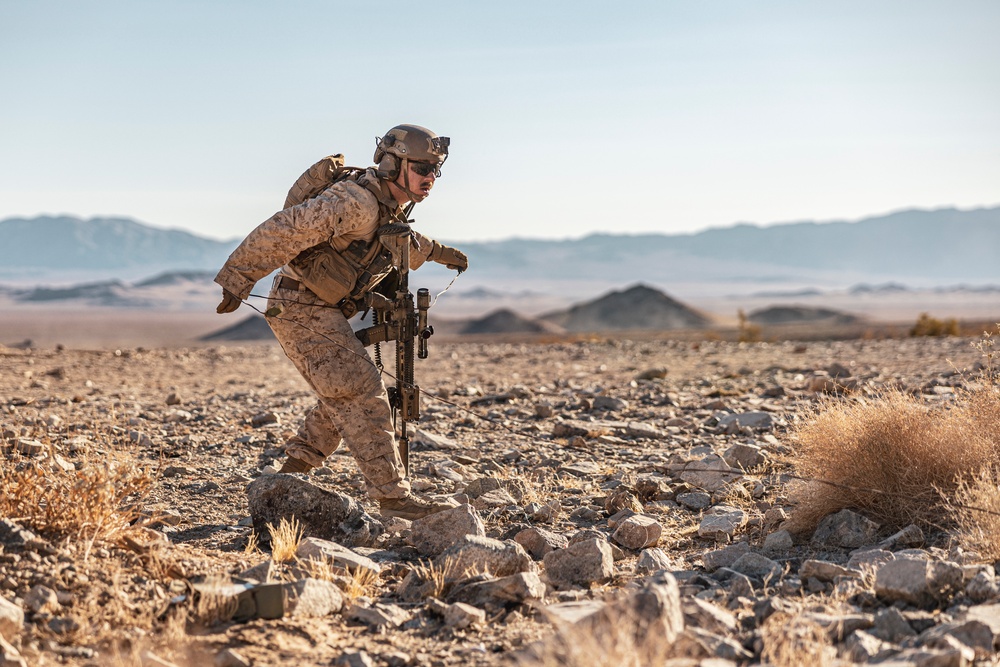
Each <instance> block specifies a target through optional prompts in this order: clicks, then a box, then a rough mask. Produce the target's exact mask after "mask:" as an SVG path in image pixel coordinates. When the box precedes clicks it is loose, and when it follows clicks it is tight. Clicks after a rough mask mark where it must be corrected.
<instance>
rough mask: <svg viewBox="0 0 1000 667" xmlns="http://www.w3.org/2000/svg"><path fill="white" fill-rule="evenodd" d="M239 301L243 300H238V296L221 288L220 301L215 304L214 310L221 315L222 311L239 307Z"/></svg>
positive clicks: (226, 311) (229, 311) (229, 310)
mask: <svg viewBox="0 0 1000 667" xmlns="http://www.w3.org/2000/svg"><path fill="white" fill-rule="evenodd" d="M241 303H243V302H242V301H240V298H239V297H238V296H236V295H235V294H233V293H232V292H230V291H229V290H227V289H225V288H223V289H222V301H221V302H220V303H219V305H218V306H216V308H215V312H217V313H219V314H220V315H222V314H223V313H231V312H233V311H234V310H236V309H237V308H239V307H240V304H241Z"/></svg>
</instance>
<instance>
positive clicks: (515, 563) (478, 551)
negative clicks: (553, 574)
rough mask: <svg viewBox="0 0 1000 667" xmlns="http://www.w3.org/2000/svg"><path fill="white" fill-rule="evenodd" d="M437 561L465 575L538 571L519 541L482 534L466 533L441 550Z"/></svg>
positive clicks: (445, 568)
mask: <svg viewBox="0 0 1000 667" xmlns="http://www.w3.org/2000/svg"><path fill="white" fill-rule="evenodd" d="M435 564H436V565H438V566H439V567H440V569H441V570H442V571H446V572H453V573H455V576H456V578H459V579H464V578H468V577H473V576H475V575H477V574H486V573H489V574H492V575H493V576H497V577H506V576H508V575H511V574H517V573H518V572H535V571H536V570H537V569H538V566H537V565H535V561H533V560H531V556H529V555H528V554H527V552H526V551H525V550H524V547H522V546H521V545H520V544H518V543H517V542H514V541H513V540H507V541H505V542H501V541H500V540H495V539H493V538H491V537H485V536H482V535H464V536H463V537H462V538H461V541H460V542H459V543H458V544H454V545H452V546H451V547H448V548H447V549H445V550H444V551H442V552H441V554H440V555H438V557H437V558H436V559H435Z"/></svg>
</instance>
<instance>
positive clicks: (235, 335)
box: [198, 314, 274, 342]
mask: <svg viewBox="0 0 1000 667" xmlns="http://www.w3.org/2000/svg"><path fill="white" fill-rule="evenodd" d="M198 340H202V341H219V342H222V341H238V340H241V341H251V340H274V333H273V332H272V331H271V327H269V326H268V325H267V320H265V319H264V317H263V316H262V315H257V314H253V315H248V316H247V317H245V318H243V319H242V320H240V321H239V322H237V323H236V324H232V325H230V326H228V327H225V328H223V329H219V330H218V331H214V332H212V333H210V334H208V335H207V336H202V337H201V338H199V339H198Z"/></svg>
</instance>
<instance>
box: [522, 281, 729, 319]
mask: <svg viewBox="0 0 1000 667" xmlns="http://www.w3.org/2000/svg"><path fill="white" fill-rule="evenodd" d="M539 319H540V320H543V321H546V322H551V323H552V324H556V325H558V326H560V327H562V328H564V329H566V330H567V331H606V330H628V329H659V330H662V329H700V328H703V327H707V326H709V325H711V324H712V320H711V319H710V318H709V317H707V316H706V315H704V314H702V313H700V312H698V311H697V310H695V309H693V308H691V307H689V306H686V305H684V304H683V303H680V302H679V301H677V300H675V299H673V298H671V297H670V296H668V295H666V294H664V293H663V292H661V291H659V290H657V289H654V288H652V287H649V286H647V285H642V284H639V285H634V286H632V287H629V288H628V289H625V290H623V291H620V292H619V291H613V292H610V293H608V294H605V295H604V296H602V297H600V298H598V299H595V300H593V301H588V302H586V303H582V304H579V305H575V306H572V307H571V308H569V309H568V310H564V311H558V312H552V313H547V314H545V315H541V316H540V317H539Z"/></svg>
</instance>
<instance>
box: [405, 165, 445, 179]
mask: <svg viewBox="0 0 1000 667" xmlns="http://www.w3.org/2000/svg"><path fill="white" fill-rule="evenodd" d="M410 167H412V168H413V171H414V172H416V173H417V174H418V175H419V176H430V175H431V174H434V176H435V177H436V178H437V177H440V176H441V165H438V164H433V163H431V162H411V163H410Z"/></svg>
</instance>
